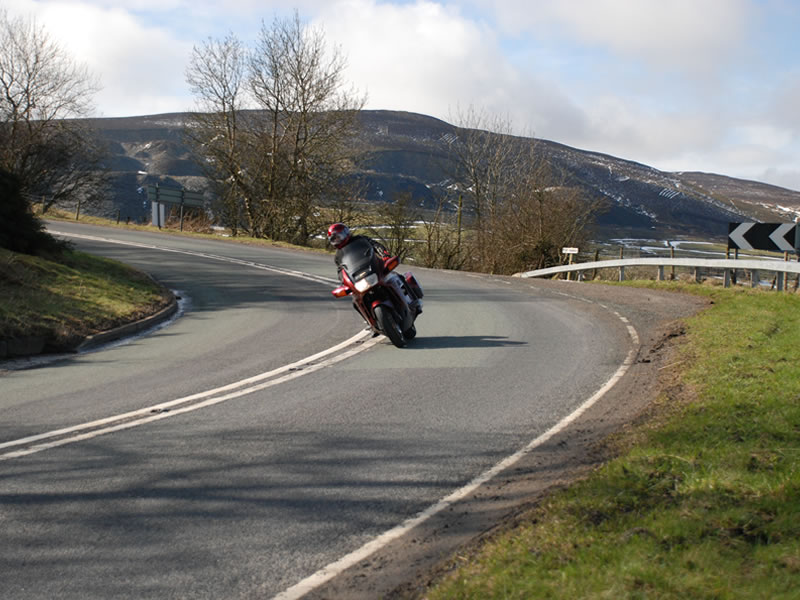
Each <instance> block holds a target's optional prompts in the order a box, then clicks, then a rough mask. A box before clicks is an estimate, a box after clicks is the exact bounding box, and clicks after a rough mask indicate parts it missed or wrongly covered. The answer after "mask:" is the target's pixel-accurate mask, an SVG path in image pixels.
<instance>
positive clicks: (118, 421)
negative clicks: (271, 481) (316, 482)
mask: <svg viewBox="0 0 800 600" xmlns="http://www.w3.org/2000/svg"><path fill="white" fill-rule="evenodd" d="M370 335H371V333H370V332H369V331H361V332H359V333H358V334H356V335H354V336H353V337H351V338H350V339H348V340H345V341H344V342H341V343H339V344H337V345H335V346H332V347H331V348H328V349H327V350H323V351H322V352H318V353H317V354H314V355H312V356H309V357H308V358H304V359H302V360H299V361H296V362H294V363H291V364H288V365H285V366H283V367H279V368H277V369H273V370H272V371H267V372H266V373H261V374H260V375H255V376H253V377H249V378H247V379H242V380H241V381H236V382H234V383H230V384H228V385H224V386H221V387H218V388H215V389H213V390H208V391H205V392H200V393H197V394H192V395H191V396H185V397H183V398H176V399H175V400H170V401H169V402H163V403H161V404H155V405H153V406H148V407H146V408H141V409H139V410H135V411H131V412H128V413H124V414H121V415H116V416H113V417H107V418H105V419H99V420H97V421H91V422H88V423H82V424H80V425H75V426H73V427H66V428H64V429H57V430H54V431H49V432H47V433H41V434H38V435H33V436H29V437H26V438H20V439H18V440H11V441H9V442H4V443H2V444H0V448H10V447H13V446H24V445H28V444H34V443H35V442H38V441H41V440H46V439H51V438H58V439H54V440H53V441H49V442H45V443H43V444H35V445H32V446H28V447H27V448H23V449H21V450H15V451H12V452H7V453H4V454H0V461H4V460H10V459H13V458H20V457H22V456H28V455H30V454H35V453H37V452H42V451H43V450H49V449H51V448H56V447H58V446H64V445H66V444H72V443H75V442H80V441H83V440H88V439H91V438H94V437H98V436H100V435H105V434H107V433H112V432H115V431H121V430H123V429H131V428H132V427H138V426H139V425H144V424H146V423H152V422H153V421H160V420H161V419H166V418H169V417H174V416H177V415H182V414H184V413H187V412H191V411H194V410H198V409H201V408H206V407H208V406H213V405H215V404H220V403H222V402H225V401H227V400H233V399H234V398H240V397H242V396H245V395H247V394H252V393H253V392H258V391H260V390H264V389H266V388H269V387H272V386H275V385H278V384H281V383H285V382H287V381H290V380H292V379H296V378H298V377H302V376H303V375H308V374H309V373H313V372H315V371H319V370H320V369H323V368H325V367H328V366H330V365H333V364H335V363H337V362H340V361H343V360H346V359H348V358H350V357H351V356H355V355H356V354H358V353H360V352H363V351H364V350H366V349H367V348H371V347H372V346H374V345H375V344H377V343H378V342H380V341H381V338H377V337H376V338H371V339H367V340H366V341H364V338H367V337H368V336H370ZM348 346H354V347H352V348H350V349H349V350H344V349H345V348H347V347H348ZM341 350H344V351H343V352H341V353H340V354H335V353H337V352H339V351H341ZM330 355H333V356H330ZM326 357H328V358H326ZM323 359H324V360H323ZM265 380H266V381H265ZM243 386H247V387H243ZM236 388H240V389H236ZM226 392H227V393H226ZM220 394H222V395H220ZM182 404H184V405H185V404H188V405H187V406H182V407H180V408H177V409H174V407H175V406H180V405H182ZM64 436H66V437H64Z"/></svg>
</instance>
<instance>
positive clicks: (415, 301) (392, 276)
mask: <svg viewBox="0 0 800 600" xmlns="http://www.w3.org/2000/svg"><path fill="white" fill-rule="evenodd" d="M360 239H364V240H367V241H368V242H369V243H370V244H372V247H373V248H374V249H375V253H376V254H377V255H378V256H380V257H381V258H389V257H390V256H391V253H390V252H389V250H388V249H387V248H386V246H384V245H383V244H381V243H380V242H379V241H377V240H373V239H372V238H371V237H369V236H366V235H352V234H351V233H350V228H349V227H348V226H347V225H345V224H344V223H334V224H333V225H331V226H330V227H328V241H329V242H330V243H331V245H332V246H333V247H334V248H336V256H335V257H334V259H333V260H334V262H335V263H336V272H337V273H338V274H339V279H340V280H341V278H342V248H344V247H345V246H347V244H349V243H350V242H352V241H353V240H360ZM386 281H387V282H388V283H390V284H391V285H392V287H394V288H395V289H396V290H397V292H398V295H399V296H400V297H401V298H403V299H406V298H409V299H410V301H409V307H410V308H411V309H412V310H413V311H415V312H416V314H419V313H421V312H422V300H420V299H419V298H416V297H415V295H414V294H413V293H412V292H411V290H410V289H409V288H408V286H407V285H406V282H405V280H404V279H403V278H402V277H400V275H398V274H397V273H395V272H394V271H392V272H390V273H389V274H388V275H387V276H386Z"/></svg>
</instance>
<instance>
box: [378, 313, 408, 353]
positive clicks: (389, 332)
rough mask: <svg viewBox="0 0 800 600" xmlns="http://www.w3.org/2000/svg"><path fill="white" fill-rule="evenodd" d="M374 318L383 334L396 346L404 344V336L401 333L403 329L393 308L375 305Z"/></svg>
mask: <svg viewBox="0 0 800 600" xmlns="http://www.w3.org/2000/svg"><path fill="white" fill-rule="evenodd" d="M375 320H376V321H378V323H379V324H380V326H381V329H382V330H383V334H384V335H385V336H386V337H388V338H389V340H390V341H391V342H392V344H394V345H395V346H397V347H398V348H402V347H403V346H405V345H406V337H405V336H404V335H403V330H402V329H401V328H400V325H399V323H398V322H397V317H396V316H395V314H394V311H393V310H390V309H389V308H387V307H385V306H376V307H375Z"/></svg>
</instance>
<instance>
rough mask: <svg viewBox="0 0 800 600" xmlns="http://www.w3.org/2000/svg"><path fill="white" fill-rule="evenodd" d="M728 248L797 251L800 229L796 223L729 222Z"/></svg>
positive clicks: (799, 244) (799, 247) (799, 243)
mask: <svg viewBox="0 0 800 600" xmlns="http://www.w3.org/2000/svg"><path fill="white" fill-rule="evenodd" d="M728 248H738V249H739V250H770V251H772V252H797V251H798V249H800V229H798V227H797V225H796V224H795V223H728Z"/></svg>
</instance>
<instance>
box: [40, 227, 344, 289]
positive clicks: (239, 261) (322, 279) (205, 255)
mask: <svg viewBox="0 0 800 600" xmlns="http://www.w3.org/2000/svg"><path fill="white" fill-rule="evenodd" d="M49 233H51V234H54V235H60V236H64V237H74V238H78V239H82V240H90V241H95V242H104V243H108V244H119V245H121V246H134V247H136V248H146V249H148V250H160V251H162V252H174V253H175V254H187V255H189V256H198V257H200V258H208V259H210V260H217V261H221V262H227V263H231V264H236V265H243V266H246V267H253V268H255V269H261V270H262V271H271V272H273V273H280V274H281V275H288V276H289V277H296V278H298V279H305V280H306V281H314V282H316V283H325V284H332V285H339V280H338V279H332V278H330V277H323V276H321V275H313V274H311V273H304V272H303V271H295V270H293V269H284V268H283V267H275V266H272V265H262V264H260V263H256V262H253V261H250V260H243V259H240V258H231V257H229V256H221V255H219V254H209V253H207V252H196V251H194V250H180V249H176V248H166V247H164V246H156V245H153V244H143V243H141V242H126V241H123V240H115V239H113V238H106V237H102V236H96V235H85V234H82V233H67V232H64V231H52V230H51V231H49Z"/></svg>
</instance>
